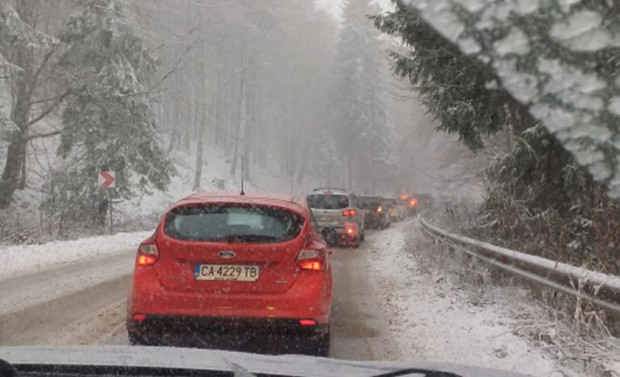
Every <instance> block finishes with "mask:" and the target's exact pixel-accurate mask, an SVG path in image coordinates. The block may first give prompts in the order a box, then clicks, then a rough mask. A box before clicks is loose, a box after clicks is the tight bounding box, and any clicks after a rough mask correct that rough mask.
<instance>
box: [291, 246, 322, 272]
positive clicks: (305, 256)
mask: <svg viewBox="0 0 620 377" xmlns="http://www.w3.org/2000/svg"><path fill="white" fill-rule="evenodd" d="M297 265H299V268H301V269H302V270H310V271H322V270H324V269H325V257H324V256H323V255H322V253H321V252H320V251H319V250H311V249H303V250H302V251H301V252H300V253H299V255H298V256H297Z"/></svg>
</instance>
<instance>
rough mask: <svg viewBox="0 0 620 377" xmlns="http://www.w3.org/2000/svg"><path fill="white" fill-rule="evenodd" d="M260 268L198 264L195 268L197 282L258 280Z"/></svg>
mask: <svg viewBox="0 0 620 377" xmlns="http://www.w3.org/2000/svg"><path fill="white" fill-rule="evenodd" d="M258 272H259V268H258V266H251V265H239V264H197V265H196V267H195V268H194V279H196V280H230V281H256V280H258Z"/></svg>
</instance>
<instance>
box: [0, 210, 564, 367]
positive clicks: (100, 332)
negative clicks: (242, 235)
mask: <svg viewBox="0 0 620 377" xmlns="http://www.w3.org/2000/svg"><path fill="white" fill-rule="evenodd" d="M425 242H427V241H426V240H425V239H424V238H423V235H422V234H421V232H420V231H419V228H418V226H417V224H416V222H415V221H414V220H408V221H405V222H401V223H398V224H394V225H393V226H392V227H391V228H389V229H387V230H383V231H380V232H374V233H370V234H368V236H367V240H366V242H365V243H364V244H363V245H362V247H360V248H359V249H335V251H334V254H333V265H334V307H333V316H332V349H331V354H330V356H331V357H336V358H343V359H357V360H404V361H407V360H433V361H445V362H453V363H454V362H455V363H462V364H472V365H479V366H485V367H495V368H499V369H504V370H514V371H519V372H525V373H529V374H532V375H534V376H541V377H542V376H545V377H548V376H554V372H553V371H554V369H555V368H554V363H553V362H552V361H551V360H547V359H545V357H544V354H543V353H542V351H539V350H535V349H532V348H531V347H528V344H527V343H526V342H525V341H524V340H522V339H521V338H519V337H518V336H516V335H513V334H512V331H511V327H510V325H511V323H512V322H511V321H512V319H511V317H510V312H509V311H508V310H505V309H504V308H503V307H502V306H501V305H499V304H494V303H485V304H484V305H473V304H471V303H470V301H469V300H468V299H467V298H466V297H465V296H464V295H463V292H461V289H460V287H457V286H454V285H451V284H448V283H445V282H443V281H442V279H441V276H438V275H437V274H436V273H435V274H433V273H428V272H427V271H425V269H424V267H423V266H424V261H422V260H420V259H419V258H418V257H417V256H416V254H417V252H418V251H419V250H416V248H419V247H424V245H425ZM133 249H135V248H132V250H126V251H124V252H120V253H119V252H116V251H115V252H110V255H109V256H107V257H103V258H99V259H97V260H98V261H100V263H97V262H94V263H91V264H90V265H88V261H86V262H85V261H82V262H79V263H76V264H74V265H73V266H78V265H83V266H85V267H84V269H94V270H97V269H99V271H92V272H89V275H91V276H106V274H107V276H108V277H109V279H105V280H106V281H105V282H102V281H100V280H97V283H95V284H90V285H89V284H86V283H85V285H84V286H83V289H81V290H79V291H72V290H71V289H69V288H68V286H64V285H62V284H55V283H54V279H59V281H62V280H63V278H64V277H63V276H62V275H63V274H60V275H59V274H58V273H57V272H58V271H62V270H63V269H64V268H65V267H57V268H56V269H55V270H51V271H48V272H38V273H36V274H33V275H28V276H31V277H33V281H36V280H35V278H36V276H37V275H40V276H43V275H45V274H48V275H45V276H47V278H46V280H44V281H45V283H40V286H41V287H44V286H53V287H56V288H55V289H56V297H55V298H54V299H52V300H51V301H50V302H48V303H39V304H38V305H34V306H30V307H27V308H24V307H22V308H21V309H20V310H19V311H17V312H15V311H13V313H12V314H7V315H3V316H0V326H1V327H0V344H1V345H16V344H20V345H22V344H93V343H96V344H105V343H108V344H127V342H128V341H127V336H126V334H125V327H124V321H125V297H126V293H127V289H128V285H129V281H130V277H129V273H130V271H131V269H132V268H133ZM104 254H105V253H104ZM101 261H107V262H101ZM84 263H86V265H85V264H84ZM86 266H87V267H86ZM67 268H68V269H69V270H71V268H69V267H67ZM73 270H81V269H75V268H73ZM54 271H56V273H55V272H54ZM20 279H25V280H20ZM27 280H28V278H24V277H18V278H12V279H9V280H6V279H5V281H4V283H6V284H5V285H4V286H2V287H0V288H2V291H4V290H8V291H11V290H13V289H14V288H16V286H15V285H13V284H8V282H11V281H12V282H14V283H16V282H20V284H19V286H21V285H22V284H23V287H28V286H34V287H36V286H37V284H36V283H34V284H29V283H27ZM41 281H43V280H39V282H41ZM76 281H79V282H80V281H81V282H84V281H85V280H82V279H79V280H76ZM1 284H3V282H0V285H1ZM70 286H72V285H71V284H70V285H69V287H70ZM22 289H23V290H27V288H22ZM63 290H66V292H65V295H63V294H62V292H63ZM16 291H19V290H16ZM505 301H506V302H502V303H503V304H506V305H508V304H509V302H508V300H505ZM33 302H35V303H36V302H37V301H36V300H35V301H33ZM25 306H28V305H25Z"/></svg>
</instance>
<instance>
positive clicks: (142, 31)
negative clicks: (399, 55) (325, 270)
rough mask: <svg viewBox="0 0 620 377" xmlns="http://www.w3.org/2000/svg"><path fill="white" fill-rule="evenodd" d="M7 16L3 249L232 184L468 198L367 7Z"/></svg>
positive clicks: (91, 3)
mask: <svg viewBox="0 0 620 377" xmlns="http://www.w3.org/2000/svg"><path fill="white" fill-rule="evenodd" d="M0 5H1V6H2V8H1V10H0V11H1V13H0V15H1V18H0V28H1V29H0V69H1V70H2V76H1V77H0V93H1V97H0V98H1V102H0V104H1V106H0V126H1V129H0V131H1V134H0V135H1V139H0V140H1V141H0V147H1V148H0V161H2V163H1V165H2V166H1V169H2V179H1V180H0V207H1V208H2V210H0V213H2V216H0V223H1V224H2V226H1V227H0V228H2V229H3V232H2V233H3V234H4V235H5V236H11V235H12V234H15V231H16V230H17V229H20V228H29V229H30V230H29V231H28V232H31V231H32V229H33V228H34V229H35V231H36V232H37V233H38V232H43V233H47V234H59V235H61V234H63V233H66V232H67V231H68V230H69V229H71V228H73V227H72V224H80V225H81V228H83V227H84V226H85V225H86V226H92V227H93V228H94V229H97V228H101V227H102V226H103V225H104V222H105V221H106V219H105V214H106V213H107V212H108V210H109V209H110V206H112V205H114V206H115V208H116V211H117V212H118V214H117V217H118V218H119V220H117V221H120V222H123V221H130V220H131V219H132V217H135V216H132V215H133V214H132V212H134V213H135V212H136V211H138V212H140V213H143V212H144V211H145V210H144V207H146V208H153V210H154V211H157V210H161V209H162V208H163V207H164V206H165V205H166V203H165V202H164V203H162V202H159V201H166V200H167V201H168V202H170V201H171V200H173V199H175V198H178V197H180V196H182V195H186V194H188V193H190V192H192V191H199V190H222V189H224V190H229V191H237V190H238V189H239V187H238V186H239V180H240V177H241V174H242V170H243V175H244V178H245V180H246V181H248V182H250V184H252V182H254V183H255V189H265V188H268V189H269V190H271V191H279V192H294V193H303V192H307V191H308V190H310V189H311V188H312V187H313V186H325V185H332V186H338V187H347V188H352V189H354V190H356V191H357V192H360V193H368V194H385V195H394V196H395V195H398V194H399V193H400V192H404V191H407V190H410V191H411V190H419V191H426V190H432V189H434V188H435V189H436V188H439V187H441V188H443V189H444V190H446V193H448V192H449V190H451V189H454V188H457V187H462V186H463V184H465V185H470V186H471V192H475V191H476V190H477V186H476V183H474V182H472V179H473V177H475V175H476V171H475V170H476V169H474V168H471V169H465V170H464V169H463V165H464V164H463V163H462V162H463V157H464V156H466V159H467V161H469V160H471V161H472V162H471V164H469V165H471V166H472V167H478V165H479V164H478V162H477V160H479V158H476V157H475V156H474V155H473V154H472V153H469V152H468V151H467V150H466V149H465V148H463V147H461V146H460V145H459V144H458V143H457V142H456V139H455V138H452V137H446V136H437V135H436V134H435V133H434V132H433V127H432V126H431V124H432V117H431V116H430V115H429V114H427V112H426V110H425V109H424V108H423V107H422V106H421V104H420V103H419V101H418V100H417V95H416V94H415V93H414V92H412V91H411V88H409V87H408V86H407V84H406V82H405V81H404V80H400V79H399V78H397V77H395V76H393V75H392V74H391V71H390V61H389V60H388V59H387V51H388V50H389V49H391V48H401V47H402V46H401V45H400V43H398V42H397V41H395V39H393V38H391V37H389V36H385V35H381V33H380V32H379V31H378V30H376V29H375V28H374V26H373V23H372V21H371V20H370V19H369V18H368V15H372V14H379V13H381V12H382V11H383V10H382V9H381V8H380V7H379V6H378V5H376V4H365V3H364V2H353V1H352V2H349V3H348V4H347V5H346V6H345V7H343V8H342V9H341V11H342V12H341V15H340V16H334V15H333V14H330V12H329V10H327V9H324V8H322V7H320V6H317V5H316V4H314V3H313V2H309V1H305V0H295V1H285V2H283V1H277V0H264V1H242V0H238V1H223V0H222V1H219V0H208V1H207V0H202V1H183V0H174V1H168V0H137V1H118V0H84V1H82V0H80V1H74V0H62V1H54V2H49V1H37V0H15V1H7V0H5V1H2V2H0ZM434 158H438V159H437V162H435V161H434ZM435 165H437V167H435ZM465 165H468V164H465ZM242 168H243V169H242ZM99 171H114V172H116V187H115V188H114V189H112V190H107V191H104V190H101V189H98V188H97V174H98V172H99ZM463 182H465V183H463ZM433 185H435V186H436V187H433ZM158 192H168V193H169V196H167V197H165V198H162V196H161V195H159V196H158V194H157V193H158ZM468 194H469V193H468ZM149 197H151V200H150V202H151V205H150V206H149V205H146V204H145V202H148V201H149V200H147V198H149ZM153 202H158V203H156V204H153ZM136 208H139V209H136ZM18 233H19V232H18ZM20 237H21V236H20ZM24 238H26V239H28V238H29V237H28V236H25V237H24Z"/></svg>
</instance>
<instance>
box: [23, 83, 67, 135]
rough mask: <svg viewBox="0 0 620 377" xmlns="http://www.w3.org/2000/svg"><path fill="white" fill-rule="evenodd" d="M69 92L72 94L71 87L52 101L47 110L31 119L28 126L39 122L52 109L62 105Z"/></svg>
mask: <svg viewBox="0 0 620 377" xmlns="http://www.w3.org/2000/svg"><path fill="white" fill-rule="evenodd" d="M69 94H71V89H69V90H67V91H66V92H65V93H63V94H62V95H61V96H59V97H58V98H57V99H56V100H55V101H54V103H52V104H51V105H50V106H49V107H48V108H47V109H46V110H45V111H43V112H42V113H41V114H39V115H38V116H37V117H35V118H34V119H32V120H30V121H29V122H28V123H27V125H28V126H32V125H33V124H35V123H37V122H38V121H40V120H41V119H43V118H45V117H46V116H48V115H49V114H50V113H51V112H52V111H54V109H55V108H56V107H58V105H60V104H61V103H62V101H64V99H65V98H67V97H68V96H69Z"/></svg>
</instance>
